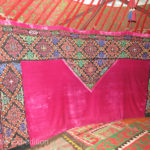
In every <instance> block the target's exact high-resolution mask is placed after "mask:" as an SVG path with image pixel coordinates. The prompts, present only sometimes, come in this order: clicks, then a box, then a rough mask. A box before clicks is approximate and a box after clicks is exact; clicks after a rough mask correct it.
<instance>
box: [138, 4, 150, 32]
mask: <svg viewBox="0 0 150 150" xmlns="http://www.w3.org/2000/svg"><path fill="white" fill-rule="evenodd" d="M147 10H148V11H147V14H146V15H145V18H144V21H143V24H142V27H141V31H140V33H142V32H143V29H144V25H145V22H146V19H147V17H148V13H149V11H150V5H149V6H148V9H147Z"/></svg>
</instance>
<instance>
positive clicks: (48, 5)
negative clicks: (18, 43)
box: [33, 0, 53, 24]
mask: <svg viewBox="0 0 150 150" xmlns="http://www.w3.org/2000/svg"><path fill="white" fill-rule="evenodd" d="M52 3H53V0H51V2H50V3H49V4H47V5H46V7H45V8H44V10H43V11H42V13H41V14H40V16H39V17H38V18H37V19H36V21H35V22H34V23H33V24H37V23H38V21H39V20H40V19H41V17H42V15H43V14H44V13H45V12H46V11H47V10H48V8H49V7H51V4H52Z"/></svg>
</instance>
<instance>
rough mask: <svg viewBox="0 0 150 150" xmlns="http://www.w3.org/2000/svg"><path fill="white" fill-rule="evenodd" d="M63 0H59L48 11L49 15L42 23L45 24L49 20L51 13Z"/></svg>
mask: <svg viewBox="0 0 150 150" xmlns="http://www.w3.org/2000/svg"><path fill="white" fill-rule="evenodd" d="M61 2H62V0H60V1H59V0H58V1H57V3H56V5H55V6H54V7H53V8H52V10H51V11H50V12H49V13H48V15H47V17H46V18H45V19H44V20H43V22H42V23H41V25H44V24H45V22H46V21H47V20H48V18H49V17H50V16H51V14H52V13H53V11H54V10H55V9H56V7H57V6H58V5H59V4H60V3H61Z"/></svg>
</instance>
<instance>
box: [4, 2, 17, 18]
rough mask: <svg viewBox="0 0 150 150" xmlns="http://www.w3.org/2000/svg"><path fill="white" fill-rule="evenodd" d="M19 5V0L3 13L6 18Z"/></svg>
mask: <svg viewBox="0 0 150 150" xmlns="http://www.w3.org/2000/svg"><path fill="white" fill-rule="evenodd" d="M19 3H20V0H17V1H16V3H14V4H13V5H12V7H11V8H10V9H9V10H8V11H7V12H6V13H5V15H6V17H7V16H8V15H9V14H10V13H11V11H12V10H13V9H14V8H15V7H16V6H17V5H18V4H19Z"/></svg>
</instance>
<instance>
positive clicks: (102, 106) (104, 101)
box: [21, 59, 150, 146]
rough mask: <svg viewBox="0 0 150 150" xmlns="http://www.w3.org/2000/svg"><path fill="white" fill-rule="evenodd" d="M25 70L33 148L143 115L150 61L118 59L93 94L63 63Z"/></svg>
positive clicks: (26, 65)
mask: <svg viewBox="0 0 150 150" xmlns="http://www.w3.org/2000/svg"><path fill="white" fill-rule="evenodd" d="M21 66H22V74H23V87H24V98H25V110H26V119H27V127H28V133H29V137H30V144H31V145H32V146H33V145H35V144H34V143H32V141H41V140H46V139H48V138H50V137H52V136H54V135H56V134H58V133H61V132H63V131H65V130H67V129H70V128H73V127H76V126H82V125H87V124H92V123H99V122H110V121H115V120H120V119H124V118H133V117H144V115H145V105H146V96H147V86H148V85H147V83H148V71H149V68H150V62H149V61H141V60H132V59H120V60H119V59H118V60H116V62H115V63H114V64H113V65H112V66H111V68H110V69H109V70H108V71H107V72H106V73H105V74H104V75H103V77H102V78H101V79H100V80H99V81H98V82H97V84H96V85H95V87H94V89H93V90H92V91H91V92H90V91H89V90H88V89H87V88H86V87H85V85H84V84H83V83H82V82H81V80H79V79H78V77H77V76H76V75H75V74H74V73H73V72H72V71H71V70H70V68H69V67H68V66H67V65H66V63H65V60H49V61H22V62H21Z"/></svg>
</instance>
